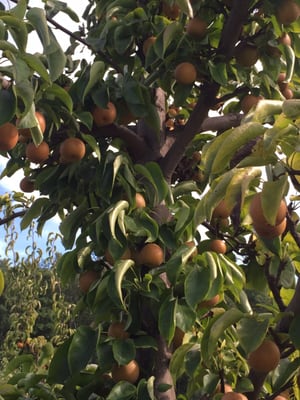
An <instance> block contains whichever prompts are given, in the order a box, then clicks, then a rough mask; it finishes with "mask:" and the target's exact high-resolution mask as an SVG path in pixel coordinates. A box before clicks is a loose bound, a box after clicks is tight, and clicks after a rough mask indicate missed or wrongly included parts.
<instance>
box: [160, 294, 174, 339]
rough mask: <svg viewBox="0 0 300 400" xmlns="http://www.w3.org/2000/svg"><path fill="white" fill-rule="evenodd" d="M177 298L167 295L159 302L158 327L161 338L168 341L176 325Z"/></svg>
mask: <svg viewBox="0 0 300 400" xmlns="http://www.w3.org/2000/svg"><path fill="white" fill-rule="evenodd" d="M176 308H177V299H175V298H173V297H169V296H168V297H167V298H166V299H165V300H164V302H163V303H162V304H161V306H160V308H159V313H158V329H159V332H160V333H161V335H162V336H163V338H164V339H165V340H166V341H167V343H170V342H171V340H172V339H173V337H174V333H175V327H176Z"/></svg>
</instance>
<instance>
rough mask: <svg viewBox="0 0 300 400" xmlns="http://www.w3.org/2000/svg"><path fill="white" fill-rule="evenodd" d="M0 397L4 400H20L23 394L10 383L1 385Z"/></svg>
mask: <svg viewBox="0 0 300 400" xmlns="http://www.w3.org/2000/svg"><path fill="white" fill-rule="evenodd" d="M0 396H1V397H2V398H3V399H4V400H18V399H20V398H21V396H22V392H21V391H20V390H18V389H17V388H16V387H15V386H14V385H10V384H8V383H1V384H0Z"/></svg>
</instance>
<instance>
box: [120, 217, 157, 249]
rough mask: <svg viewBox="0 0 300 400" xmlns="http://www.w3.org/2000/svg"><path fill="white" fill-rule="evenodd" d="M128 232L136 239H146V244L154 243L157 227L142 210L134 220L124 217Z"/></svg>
mask: <svg viewBox="0 0 300 400" xmlns="http://www.w3.org/2000/svg"><path fill="white" fill-rule="evenodd" d="M125 223H126V226H127V229H128V231H130V232H131V233H132V234H133V235H134V236H136V237H142V236H145V237H146V242H154V241H155V240H156V239H157V238H158V234H159V227H158V224H157V222H156V221H155V220H154V219H153V218H151V217H150V216H149V214H148V213H147V212H145V211H144V210H140V212H139V213H138V215H135V218H131V217H128V216H125Z"/></svg>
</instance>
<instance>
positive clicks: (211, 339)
mask: <svg viewBox="0 0 300 400" xmlns="http://www.w3.org/2000/svg"><path fill="white" fill-rule="evenodd" d="M243 317H244V313H243V312H241V311H240V310H238V309H237V308H230V309H229V310H227V311H225V312H224V313H223V314H221V315H218V316H217V317H215V318H213V319H212V320H211V323H210V324H209V325H208V326H207V328H206V330H205V332H204V334H203V337H202V342H201V352H202V357H203V360H204V362H208V361H209V360H210V359H211V356H212V355H213V353H214V351H215V350H216V348H217V345H218V341H219V339H220V338H221V337H222V336H223V334H224V332H225V331H226V329H228V328H229V327H230V326H232V325H233V324H236V323H237V322H238V321H239V320H240V319H241V318H243Z"/></svg>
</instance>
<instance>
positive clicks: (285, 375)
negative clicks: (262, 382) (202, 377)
mask: <svg viewBox="0 0 300 400" xmlns="http://www.w3.org/2000/svg"><path fill="white" fill-rule="evenodd" d="M299 367H300V358H299V357H298V358H295V359H294V360H293V361H290V360H289V359H288V358H285V359H282V360H281V361H280V364H279V366H278V369H277V371H276V372H277V374H276V377H277V379H276V380H275V382H274V384H273V390H274V392H275V391H276V392H277V391H279V390H280V389H281V388H282V387H283V386H284V385H286V384H287V383H288V382H291V380H292V379H293V377H294V376H295V375H297V372H299Z"/></svg>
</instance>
